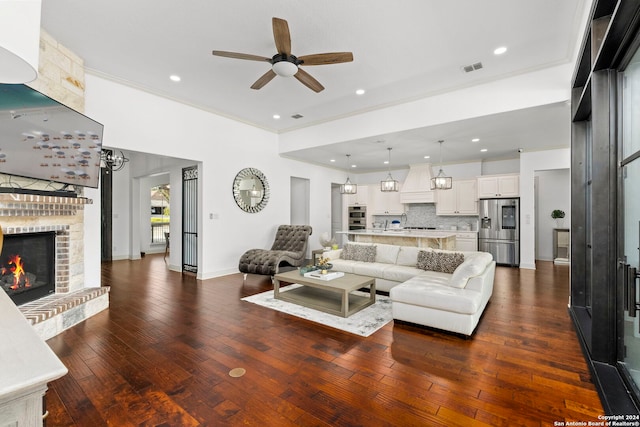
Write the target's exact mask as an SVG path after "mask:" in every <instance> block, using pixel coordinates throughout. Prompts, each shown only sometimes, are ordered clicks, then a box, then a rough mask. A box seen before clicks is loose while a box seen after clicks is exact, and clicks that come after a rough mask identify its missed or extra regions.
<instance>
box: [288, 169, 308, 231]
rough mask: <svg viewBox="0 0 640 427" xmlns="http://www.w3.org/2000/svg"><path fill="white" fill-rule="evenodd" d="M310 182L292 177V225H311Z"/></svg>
mask: <svg viewBox="0 0 640 427" xmlns="http://www.w3.org/2000/svg"><path fill="white" fill-rule="evenodd" d="M309 188H310V181H309V180H308V179H306V178H296V177H295V176H292V177H291V194H290V197H291V225H309V224H310V208H309V204H310V198H311V197H310V194H309Z"/></svg>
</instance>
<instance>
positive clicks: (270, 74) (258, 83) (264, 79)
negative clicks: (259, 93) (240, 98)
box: [251, 70, 276, 89]
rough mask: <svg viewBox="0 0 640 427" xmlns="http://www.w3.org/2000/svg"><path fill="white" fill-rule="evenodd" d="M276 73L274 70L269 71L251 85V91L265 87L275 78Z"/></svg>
mask: <svg viewBox="0 0 640 427" xmlns="http://www.w3.org/2000/svg"><path fill="white" fill-rule="evenodd" d="M275 76H276V73H275V72H274V71H273V70H269V71H267V72H266V73H264V74H263V75H262V77H260V78H259V79H258V80H256V82H255V83H254V84H252V85H251V89H261V88H262V87H263V86H264V85H266V84H267V83H269V82H270V81H271V80H272V79H273V78H274V77H275Z"/></svg>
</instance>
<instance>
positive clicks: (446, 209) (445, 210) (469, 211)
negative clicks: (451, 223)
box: [436, 179, 478, 215]
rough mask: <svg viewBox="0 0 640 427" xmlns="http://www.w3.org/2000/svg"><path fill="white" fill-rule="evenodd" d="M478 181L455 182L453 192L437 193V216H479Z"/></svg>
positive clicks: (443, 191) (442, 191) (439, 191)
mask: <svg viewBox="0 0 640 427" xmlns="http://www.w3.org/2000/svg"><path fill="white" fill-rule="evenodd" d="M477 193H478V191H477V181H476V180H475V179H468V180H459V181H456V180H454V181H453V183H452V186H451V190H438V191H436V215H478V198H477Z"/></svg>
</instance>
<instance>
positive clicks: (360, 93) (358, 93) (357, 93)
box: [356, 89, 365, 95]
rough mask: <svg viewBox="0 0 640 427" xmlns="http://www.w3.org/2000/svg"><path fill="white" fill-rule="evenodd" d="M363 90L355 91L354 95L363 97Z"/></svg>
mask: <svg viewBox="0 0 640 427" xmlns="http://www.w3.org/2000/svg"><path fill="white" fill-rule="evenodd" d="M364 92H365V90H364V89H358V90H356V95H364Z"/></svg>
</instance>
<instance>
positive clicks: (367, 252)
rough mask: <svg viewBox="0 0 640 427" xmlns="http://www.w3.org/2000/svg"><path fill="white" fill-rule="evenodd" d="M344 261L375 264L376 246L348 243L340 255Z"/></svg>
mask: <svg viewBox="0 0 640 427" xmlns="http://www.w3.org/2000/svg"><path fill="white" fill-rule="evenodd" d="M340 256H341V257H342V259H347V260H352V261H362V262H375V260H376V247H375V246H374V245H353V244H351V243H347V244H346V245H344V249H343V250H342V253H341V254H340Z"/></svg>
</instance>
